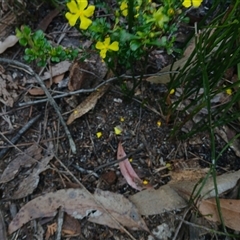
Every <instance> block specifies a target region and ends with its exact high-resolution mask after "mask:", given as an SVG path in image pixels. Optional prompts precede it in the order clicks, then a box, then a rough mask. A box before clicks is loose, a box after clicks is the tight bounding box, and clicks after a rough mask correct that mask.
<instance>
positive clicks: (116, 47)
mask: <svg viewBox="0 0 240 240" xmlns="http://www.w3.org/2000/svg"><path fill="white" fill-rule="evenodd" d="M108 48H109V49H110V50H112V51H118V50H119V43H118V42H117V41H115V42H113V43H112V44H110V45H109V47H108Z"/></svg>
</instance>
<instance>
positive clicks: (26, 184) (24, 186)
mask: <svg viewBox="0 0 240 240" xmlns="http://www.w3.org/2000/svg"><path fill="white" fill-rule="evenodd" d="M53 156H54V155H50V156H47V157H45V158H43V159H42V160H41V161H38V163H37V164H36V165H35V167H34V169H33V170H32V171H31V173H30V175H28V176H27V177H25V178H24V179H23V181H21V182H20V184H19V186H18V188H17V191H15V192H14V194H13V196H12V198H13V199H19V198H23V197H26V196H28V195H29V194H31V193H32V192H33V191H34V189H35V188H36V187H37V186H38V183H39V174H40V173H41V172H43V171H45V170H46V169H47V168H48V163H49V162H50V160H52V159H53Z"/></svg>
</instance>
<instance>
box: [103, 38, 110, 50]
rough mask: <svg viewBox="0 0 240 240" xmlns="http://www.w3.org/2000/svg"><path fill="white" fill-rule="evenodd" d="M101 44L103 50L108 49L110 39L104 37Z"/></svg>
mask: <svg viewBox="0 0 240 240" xmlns="http://www.w3.org/2000/svg"><path fill="white" fill-rule="evenodd" d="M103 44H104V45H105V48H108V46H109V44H110V37H106V38H105V40H104V42H103Z"/></svg>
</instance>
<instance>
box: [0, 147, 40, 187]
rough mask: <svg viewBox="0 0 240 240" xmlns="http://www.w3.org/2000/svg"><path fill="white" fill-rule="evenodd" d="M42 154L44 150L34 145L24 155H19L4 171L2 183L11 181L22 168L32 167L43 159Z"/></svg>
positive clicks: (0, 180) (0, 181)
mask: <svg viewBox="0 0 240 240" xmlns="http://www.w3.org/2000/svg"><path fill="white" fill-rule="evenodd" d="M41 152H42V149H41V148H39V147H38V146H37V145H36V144H34V145H32V146H31V147H29V148H27V149H26V150H25V151H24V152H23V153H22V154H19V155H18V156H17V157H16V158H15V159H13V160H12V161H11V162H10V163H9V164H8V166H7V167H6V169H5V170H4V172H3V174H2V176H1V179H0V183H6V182H9V181H11V180H12V179H13V178H14V177H15V176H16V174H17V173H18V172H19V170H20V168H21V167H30V166H31V165H32V164H34V163H36V162H37V161H38V160H39V159H41V157H42V155H41Z"/></svg>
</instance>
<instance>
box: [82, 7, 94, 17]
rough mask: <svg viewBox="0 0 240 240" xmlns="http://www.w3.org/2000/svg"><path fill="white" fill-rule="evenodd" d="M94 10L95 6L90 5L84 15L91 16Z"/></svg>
mask: <svg viewBox="0 0 240 240" xmlns="http://www.w3.org/2000/svg"><path fill="white" fill-rule="evenodd" d="M94 10H95V6H89V7H88V8H87V9H86V10H84V12H83V13H84V15H85V16H86V17H91V16H92V15H93V13H94Z"/></svg>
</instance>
